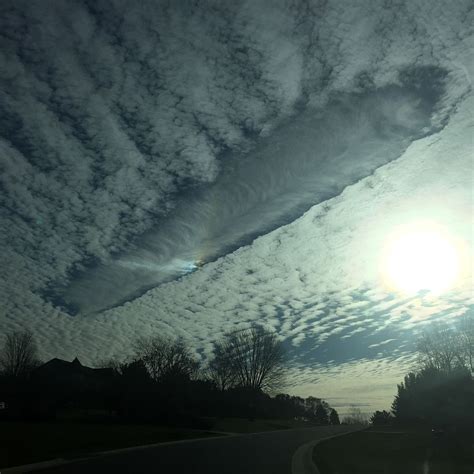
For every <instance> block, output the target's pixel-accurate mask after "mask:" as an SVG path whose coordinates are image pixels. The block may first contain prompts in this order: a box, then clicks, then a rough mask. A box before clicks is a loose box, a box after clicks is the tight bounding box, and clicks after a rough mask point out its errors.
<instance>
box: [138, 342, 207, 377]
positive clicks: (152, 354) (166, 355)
mask: <svg viewBox="0 0 474 474" xmlns="http://www.w3.org/2000/svg"><path fill="white" fill-rule="evenodd" d="M135 354H136V358H137V360H141V361H142V362H143V364H144V365H145V367H146V369H147V370H148V373H149V374H150V377H151V378H152V379H153V380H155V381H161V382H165V381H170V382H172V381H177V380H180V381H184V380H189V379H191V378H193V376H195V375H196V373H197V371H198V368H199V363H198V362H197V361H196V359H195V358H194V357H193V355H192V354H191V353H190V351H189V349H188V348H187V347H186V346H185V345H184V342H183V341H181V340H177V341H169V340H166V339H164V338H162V337H161V336H150V337H142V338H139V339H138V340H137V341H136V342H135Z"/></svg>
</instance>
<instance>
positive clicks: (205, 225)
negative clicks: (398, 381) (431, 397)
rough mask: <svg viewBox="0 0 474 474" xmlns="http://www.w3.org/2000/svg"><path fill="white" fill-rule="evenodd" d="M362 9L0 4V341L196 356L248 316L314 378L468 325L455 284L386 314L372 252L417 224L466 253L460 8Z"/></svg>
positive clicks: (467, 180) (467, 39) (386, 297)
mask: <svg viewBox="0 0 474 474" xmlns="http://www.w3.org/2000/svg"><path fill="white" fill-rule="evenodd" d="M368 7H369V6H368V5H367V2H351V4H350V5H348V4H342V3H341V2H337V1H329V2H326V3H324V5H323V4H316V3H315V4H311V2H310V3H308V2H301V3H300V2H291V3H286V2H283V1H281V2H271V4H270V3H266V2H263V1H262V2H247V3H245V4H241V5H240V4H239V5H238V4H233V3H231V2H211V1H207V2H200V3H197V4H196V3H195V2H182V3H179V4H173V6H172V7H169V6H167V5H165V3H159V2H158V3H157V2H146V1H145V2H139V3H136V4H133V5H127V6H126V7H125V6H124V5H123V4H122V3H121V2H113V1H112V2H107V3H106V2H101V1H99V2H86V3H84V2H70V3H68V6H67V7H66V6H65V5H63V4H62V3H61V2H54V1H53V2H50V3H49V4H48V9H47V11H46V9H45V6H44V5H43V4H41V3H39V2H33V3H31V2H26V1H15V2H3V3H2V7H1V8H2V14H1V15H0V18H1V20H0V22H1V24H0V31H1V36H0V41H1V44H2V48H1V51H2V52H1V53H0V64H1V67H0V71H1V72H0V81H1V84H2V87H1V88H0V89H1V91H2V92H1V95H0V108H1V114H0V132H1V139H0V189H1V193H0V200H1V201H0V202H1V207H0V229H1V233H0V245H1V252H0V271H1V275H0V298H1V301H0V303H1V305H0V307H1V309H0V328H1V332H2V333H4V332H6V331H8V330H12V329H18V328H22V327H31V328H32V329H34V331H35V332H36V334H37V335H38V339H39V342H40V345H41V346H42V348H43V351H44V356H45V357H47V356H60V357H67V358H68V357H72V356H74V355H76V354H77V355H79V356H80V357H81V358H82V359H83V360H84V361H85V362H87V361H92V360H94V359H97V358H101V357H105V356H106V355H113V354H116V353H118V354H121V353H123V352H124V351H126V349H124V348H127V347H129V342H130V340H132V339H133V338H134V337H135V336H137V335H140V334H144V333H152V332H160V333H163V334H165V335H170V336H177V335H178V336H182V337H185V338H186V339H187V340H189V341H190V343H191V344H193V347H194V348H195V350H196V351H198V352H199V353H200V354H201V355H203V356H205V355H206V354H208V353H210V351H211V349H212V342H213V340H215V339H216V338H218V337H219V335H220V334H222V333H223V332H225V331H228V330H231V329H233V328H236V327H240V326H245V325H247V324H249V323H251V322H254V321H258V322H264V323H265V324H267V325H268V326H270V327H273V328H274V329H275V330H277V331H278V332H279V334H280V335H281V337H282V338H283V339H285V340H286V341H287V342H288V343H289V348H290V349H289V350H290V351H291V354H292V357H293V359H294V360H300V361H301V362H302V364H303V365H304V364H306V365H307V367H308V370H309V371H310V372H311V370H312V372H311V373H313V375H308V377H314V370H315V367H316V366H315V365H314V363H313V362H314V360H315V359H317V358H321V359H322V360H324V361H325V365H324V366H321V367H320V368H319V369H318V370H319V375H318V377H321V378H322V379H324V378H325V377H329V378H330V375H329V372H328V373H327V374H326V375H325V373H326V371H328V370H329V371H330V370H335V367H336V366H338V365H341V364H352V365H347V366H346V367H347V370H348V371H349V370H351V371H352V370H353V367H355V365H356V364H357V361H355V360H354V361H349V359H350V357H351V354H357V357H358V358H359V359H360V360H363V357H364V356H368V352H367V348H368V346H372V349H377V350H380V351H381V352H380V353H381V355H380V357H379V356H377V357H379V358H380V360H384V361H385V362H384V363H386V364H387V366H390V367H393V364H396V363H398V362H397V361H399V359H400V358H403V357H405V355H404V351H409V350H410V341H411V340H412V339H413V333H415V332H416V330H417V328H418V327H419V326H420V325H422V323H423V321H424V320H426V319H427V318H434V319H436V318H439V317H441V316H443V317H445V318H446V319H447V320H450V319H453V318H455V317H456V316H457V315H459V314H461V313H462V312H465V311H467V309H468V308H469V305H471V304H472V294H471V290H472V281H471V278H472V276H471V275H470V273H469V272H466V273H465V274H463V280H462V281H461V282H460V284H459V285H458V286H457V288H456V289H455V290H453V291H452V292H451V293H450V294H447V295H444V297H443V298H442V299H441V300H432V299H430V298H429V296H427V295H425V296H421V297H419V298H415V299H408V298H402V297H398V296H394V295H392V294H390V293H389V291H388V290H387V289H386V288H384V287H383V285H380V284H379V280H378V268H377V255H378V253H377V252H378V251H379V249H380V247H381V245H382V242H383V240H384V238H385V236H386V235H388V233H389V232H390V231H391V229H392V228H393V227H394V226H396V225H398V224H399V223H400V222H404V221H405V220H409V219H414V218H417V217H418V216H420V215H424V216H425V215H427V216H428V217H430V216H431V217H432V216H436V217H437V218H439V219H440V220H441V221H442V222H441V223H442V225H444V226H446V227H447V228H449V229H450V230H452V232H453V233H454V234H456V235H457V236H458V238H459V240H461V241H463V242H464V243H465V246H466V248H469V249H470V248H472V229H471V228H470V224H469V223H470V222H471V218H470V216H472V193H471V192H470V189H471V186H472V174H471V171H472V161H471V146H472V143H471V141H470V140H471V139H470V136H471V127H472V118H470V115H469V110H472V106H473V103H472V95H471V92H470V87H471V85H470V84H471V80H472V74H473V71H472V61H470V58H469V52H470V45H471V44H472V37H471V36H470V35H469V29H468V26H469V25H470V23H469V22H470V16H469V15H470V13H469V11H470V10H469V3H468V2H462V1H461V2H457V3H456V6H455V7H453V8H450V9H448V10H446V8H445V5H444V3H443V2H431V1H430V2H428V1H424V0H418V1H414V2H402V4H401V5H397V6H396V7H395V6H394V7H393V8H389V7H387V6H382V5H380V6H379V7H376V6H373V5H371V10H370V12H369V11H368ZM124 8H126V11H124ZM435 76H436V81H433V82H431V84H432V85H433V86H434V87H426V86H427V85H428V84H429V83H428V80H427V79H426V78H427V77H435ZM440 83H443V84H444V89H443V90H440V89H438V84H440ZM421 84H424V86H425V87H421V86H420V85H421ZM419 86H420V87H419ZM374 111H377V113H378V114H379V115H376V116H374V115H373V112H374ZM342 126H343V127H344V128H343V129H342V128H341V127H342ZM423 135H426V136H425V137H424V138H421V139H420V137H421V136H423ZM361 137H362V138H361ZM382 137H384V139H382ZM413 140H415V141H413ZM410 143H411V144H410ZM338 147H340V149H339V148H338ZM308 149H309V151H308ZM313 149H316V150H317V151H318V152H319V153H321V150H322V151H323V152H324V153H325V155H324V157H325V158H326V159H325V160H324V159H321V158H319V160H320V161H318V162H317V163H315V162H314V161H313V160H309V159H308V156H313V155H311V153H312V150H313ZM400 155H401V157H400V158H398V159H396V160H395V161H392V162H391V163H389V164H386V163H388V161H390V160H392V159H395V158H397V157H398V156H400ZM321 156H323V155H321V154H319V155H318V157H321ZM337 159H339V160H340V161H339V162H338V161H337ZM349 163H350V164H351V166H350V167H349V166H348V164H349ZM382 165H383V166H382ZM380 166H381V167H380ZM378 167H380V168H378ZM375 168H378V169H377V170H376V171H374V170H375ZM313 183H314V191H313V188H312V187H311V186H312V184H313ZM321 201H322V202H321ZM317 203H320V204H317ZM314 204H317V205H314ZM305 211H306V213H305V214H304V215H303V216H302V217H301V218H299V219H296V218H297V217H298V216H299V215H300V214H301V213H303V212H305ZM283 224H288V225H283ZM272 229H275V230H273V232H270V233H268V232H269V231H270V230H272ZM259 236H260V237H259ZM256 237H258V238H256ZM254 238H256V239H255V240H253V239H254ZM242 245H244V246H243V247H242ZM231 250H232V251H233V252H232V253H230V254H228V255H227V256H226V253H228V252H229V251H231ZM234 250H235V251H234ZM219 257H220V258H219ZM213 259H216V260H215V261H213V262H211V263H207V264H206V265H204V266H201V265H202V263H203V262H204V261H205V262H209V260H213ZM201 260H202V261H201ZM193 265H195V266H196V267H197V268H194V267H193ZM191 270H192V271H193V272H192V273H189V274H188V273H187V272H189V271H191ZM158 273H159V275H158V276H157V274H158ZM162 274H164V278H162V277H163V275H162ZM177 276H180V278H178V279H177V280H173V279H174V278H176V277H177ZM168 278H169V279H170V280H173V281H169V282H168V283H164V284H162V285H160V286H158V287H156V288H155V286H156V284H157V283H158V282H160V281H163V280H167V279H168ZM470 283H471V285H470ZM149 287H152V289H150V291H148V292H146V293H145V294H144V295H143V296H141V297H140V298H138V299H136V300H133V301H130V302H127V303H125V304H123V305H122V306H120V307H117V308H114V309H111V310H110V311H106V312H103V313H100V314H95V315H91V316H84V315H78V316H76V317H75V318H71V317H69V314H70V313H68V311H67V310H66V309H65V308H64V307H61V306H58V303H59V300H58V298H57V297H58V294H60V295H64V300H65V301H68V302H69V303H70V304H71V306H72V305H73V304H75V305H76V306H77V307H79V308H86V307H87V306H88V305H89V308H90V309H91V310H94V309H97V308H101V307H103V306H113V305H114V304H116V302H117V300H118V299H120V298H119V297H118V296H119V295H123V296H124V299H127V297H128V296H129V295H130V294H134V293H135V292H136V291H139V292H140V291H144V290H146V289H148V288H149ZM109 292H110V299H109V300H106V299H105V296H107V294H108V293H109ZM96 295H98V296H99V298H100V299H103V301H98V300H97V298H95V297H96ZM101 305H102V306H101ZM86 312H87V311H86ZM346 336H350V337H346ZM389 339H395V341H392V343H393V345H396V346H397V348H398V349H399V352H395V353H394V354H395V358H393V357H391V355H390V353H389V352H388V351H387V350H386V349H387V347H389V348H392V343H390V344H388V343H387V344H382V343H383V342H384V341H387V340H389ZM385 346H387V347H385ZM331 348H332V349H331ZM325 350H326V352H324V351H325ZM373 352H375V351H373V350H371V354H373ZM370 357H374V356H373V355H371V356H370ZM407 357H408V356H407ZM331 361H333V362H331ZM391 364H392V365H391ZM333 366H334V367H333ZM362 366H363V365H362ZM362 366H361V367H362ZM365 367H368V369H367V370H368V371H369V372H368V373H372V374H381V373H382V372H381V371H378V370H379V369H377V367H378V366H374V365H370V364H369V365H367V366H365ZM397 376H398V375H397ZM302 377H303V376H302V375H301V373H300V372H299V371H297V370H296V369H295V372H294V376H293V377H292V380H293V382H294V384H293V386H294V387H296V386H298V384H299V383H302V381H303V378H302ZM395 378H396V376H395V375H394V376H393V380H395ZM336 385H337V384H336ZM336 385H334V391H332V392H331V394H332V395H333V396H337V394H336V388H335V387H336ZM301 386H303V385H301ZM391 386H392V389H393V384H392V385H391ZM392 389H390V390H392ZM380 390H381V391H383V390H386V391H387V390H389V389H387V388H386V387H385V388H380ZM328 393H329V392H328ZM384 393H387V392H384ZM363 395H364V396H365V395H367V393H363V392H362V391H361V395H360V396H361V397H362V396H363Z"/></svg>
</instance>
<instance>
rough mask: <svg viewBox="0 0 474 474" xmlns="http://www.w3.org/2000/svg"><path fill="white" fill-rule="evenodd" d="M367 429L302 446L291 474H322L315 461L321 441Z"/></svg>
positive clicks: (332, 436)
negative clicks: (316, 451)
mask: <svg viewBox="0 0 474 474" xmlns="http://www.w3.org/2000/svg"><path fill="white" fill-rule="evenodd" d="M364 429H365V428H361V429H356V430H351V431H346V432H344V433H338V434H335V435H331V436H327V437H326V438H321V439H317V440H313V441H310V442H309V443H305V444H303V445H302V446H300V447H299V448H298V449H297V450H296V451H295V454H294V455H293V458H292V460H291V474H321V473H320V471H319V469H318V467H317V466H316V464H315V463H314V461H313V451H314V448H315V447H316V445H318V444H319V443H321V441H326V440H328V439H332V438H338V437H339V436H344V435H348V434H351V433H354V432H356V431H362V430H364Z"/></svg>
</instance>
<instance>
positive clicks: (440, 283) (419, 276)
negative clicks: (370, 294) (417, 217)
mask: <svg viewBox="0 0 474 474" xmlns="http://www.w3.org/2000/svg"><path fill="white" fill-rule="evenodd" d="M382 269H383V274H384V280H385V282H386V283H387V284H388V285H389V287H391V288H392V289H395V290H398V291H402V292H404V293H411V294H413V293H417V292H418V291H421V290H428V291H430V292H432V293H435V294H439V293H442V292H444V291H446V290H448V289H450V288H451V287H452V286H453V285H454V284H455V282H456V280H457V278H458V275H459V252H458V250H457V248H456V245H455V244H454V242H453V241H452V239H450V237H449V236H448V235H446V234H445V233H443V232H441V231H440V230H439V229H436V228H434V227H431V228H430V226H423V225H420V226H412V227H411V228H407V229H401V230H400V231H399V232H397V233H396V235H394V236H393V237H392V238H391V239H390V240H389V242H388V245H387V246H386V248H385V251H384V257H383V264H382Z"/></svg>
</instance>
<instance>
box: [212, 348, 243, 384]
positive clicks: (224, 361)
mask: <svg viewBox="0 0 474 474" xmlns="http://www.w3.org/2000/svg"><path fill="white" fill-rule="evenodd" d="M206 375H207V377H208V378H209V379H210V380H211V381H212V382H214V383H215V385H216V387H217V388H218V389H219V390H221V391H224V390H227V389H229V388H232V387H234V386H235V385H236V383H237V378H236V377H235V374H234V370H233V364H232V361H231V358H230V354H228V353H227V352H226V347H225V344H222V343H217V344H216V345H215V347H214V359H212V360H211V362H210V363H209V366H208V368H207V371H206Z"/></svg>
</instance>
